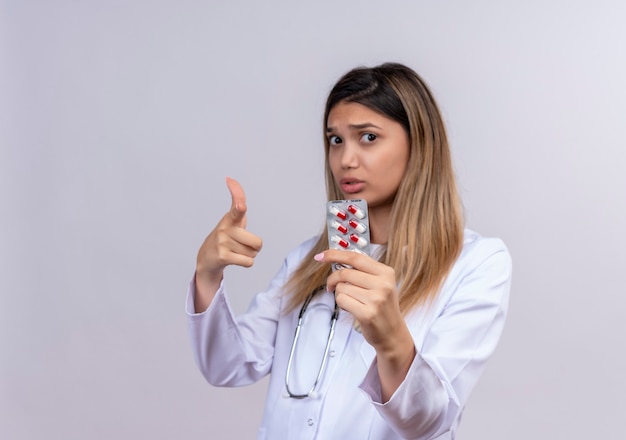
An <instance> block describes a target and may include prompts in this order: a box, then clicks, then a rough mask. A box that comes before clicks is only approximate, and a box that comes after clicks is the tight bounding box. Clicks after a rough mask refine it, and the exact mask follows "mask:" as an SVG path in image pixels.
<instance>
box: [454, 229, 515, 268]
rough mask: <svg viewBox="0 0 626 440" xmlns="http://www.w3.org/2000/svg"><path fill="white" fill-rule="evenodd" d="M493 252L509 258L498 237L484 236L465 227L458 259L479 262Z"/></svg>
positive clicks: (504, 246) (506, 249) (507, 251)
mask: <svg viewBox="0 0 626 440" xmlns="http://www.w3.org/2000/svg"><path fill="white" fill-rule="evenodd" d="M494 254H502V256H507V257H508V258H509V259H510V253H509V250H508V248H507V247H506V244H504V241H502V240H501V239H500V238H497V237H484V236H482V235H480V234H479V233H477V232H475V231H472V230H471V229H465V231H464V232H463V248H462V250H461V254H460V255H459V261H475V262H479V261H481V260H484V259H487V258H489V257H491V256H492V255H494Z"/></svg>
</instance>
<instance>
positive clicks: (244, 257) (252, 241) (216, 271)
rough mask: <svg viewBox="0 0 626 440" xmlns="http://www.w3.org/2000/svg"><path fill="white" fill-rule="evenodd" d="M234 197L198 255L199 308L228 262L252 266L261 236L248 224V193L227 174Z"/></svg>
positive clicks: (211, 294)
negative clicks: (248, 228)
mask: <svg viewBox="0 0 626 440" xmlns="http://www.w3.org/2000/svg"><path fill="white" fill-rule="evenodd" d="M226 185H227V186H228V190H229V191H230V195H231V197H232V205H231V207H230V211H228V212H227V213H226V215H224V217H222V219H221V220H220V222H219V223H218V224H217V226H216V227H215V229H213V230H212V231H211V233H210V234H209V235H208V236H207V238H206V239H205V240H204V243H202V246H201V247H200V250H199V251H198V257H197V259H196V295H195V309H196V312H199V311H203V310H205V309H206V308H207V307H208V306H209V304H211V301H212V300H213V297H214V296H215V292H217V289H218V288H219V285H220V283H221V281H222V278H223V275H224V269H225V268H226V266H229V265H231V264H234V265H236V266H243V267H250V266H252V265H253V264H254V258H255V257H256V256H257V254H258V253H259V251H260V250H261V246H262V244H263V242H262V240H261V239H260V238H259V237H258V236H256V235H254V234H252V233H251V232H248V231H247V230H246V229H245V228H246V210H247V208H246V195H245V193H244V191H243V188H242V187H241V185H240V184H239V182H237V181H236V180H234V179H231V178H229V177H227V178H226Z"/></svg>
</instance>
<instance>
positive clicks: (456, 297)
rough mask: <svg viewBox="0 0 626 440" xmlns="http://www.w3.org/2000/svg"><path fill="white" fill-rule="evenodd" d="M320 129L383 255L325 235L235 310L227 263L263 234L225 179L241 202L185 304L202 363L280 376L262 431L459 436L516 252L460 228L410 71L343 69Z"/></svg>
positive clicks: (336, 186) (248, 256)
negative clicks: (250, 223) (243, 309)
mask: <svg viewBox="0 0 626 440" xmlns="http://www.w3.org/2000/svg"><path fill="white" fill-rule="evenodd" d="M324 134H325V152H326V161H325V167H326V186H327V193H328V199H329V200H338V199H365V200H366V201H367V203H368V207H369V222H370V238H371V242H372V248H373V256H372V257H370V256H367V255H362V254H358V253H354V252H347V251H341V250H334V249H329V248H328V237H327V234H326V233H322V234H320V235H319V236H318V237H314V238H312V239H310V240H308V241H305V242H304V243H302V244H301V245H300V246H299V247H298V248H296V249H295V250H294V251H292V252H291V253H290V254H289V255H287V257H286V259H285V261H284V264H283V266H282V268H281V269H280V271H279V272H278V273H277V275H276V276H275V277H274V279H273V280H272V281H271V283H270V285H269V287H268V288H267V289H266V290H265V291H263V292H260V293H258V294H257V295H256V296H255V298H254V300H253V301H252V304H251V305H250V308H249V310H248V311H247V313H245V314H243V315H242V316H239V317H235V316H234V315H233V313H232V311H231V309H230V307H229V305H228V302H227V299H226V298H227V296H226V288H225V285H224V281H223V271H224V268H225V267H226V266H228V265H231V264H234V265H239V266H245V267H249V266H251V265H252V264H253V261H254V258H255V256H256V255H257V253H258V252H259V250H260V249H261V244H262V242H261V239H260V238H258V237H257V236H255V235H254V234H252V233H251V232H249V231H247V230H246V229H245V228H246V200H245V195H244V192H243V189H242V188H241V186H240V185H239V184H238V183H237V182H236V181H235V180H232V179H227V182H226V183H227V185H228V188H229V190H230V192H231V195H232V207H231V209H230V211H229V212H228V213H227V214H226V215H225V216H224V217H223V219H222V220H221V221H220V222H219V224H218V225H217V226H216V228H215V229H214V230H213V231H212V232H211V233H210V234H209V235H208V237H207V238H206V240H205V241H204V243H203V244H202V246H201V248H200V250H199V252H198V258H197V267H196V273H195V278H194V281H193V282H192V283H191V286H190V290H189V294H188V300H187V313H188V315H189V323H190V324H189V325H190V333H191V341H192V345H193V349H194V353H195V358H196V361H197V363H198V366H199V368H200V370H201V371H202V373H203V374H204V376H205V377H206V379H207V380H208V381H209V382H210V383H211V384H213V385H217V386H240V385H246V384H250V383H253V382H255V381H257V380H259V379H261V378H262V377H264V376H266V375H268V374H271V376H270V383H269V389H268V394H267V400H266V405H265V411H264V415H263V421H262V425H261V428H260V430H259V437H258V438H259V439H324V440H326V439H344V440H345V439H381V440H382V439H399V438H404V439H453V438H454V437H455V432H456V430H457V426H458V424H459V421H460V418H461V413H462V411H463V407H464V405H465V402H466V401H467V398H468V396H469V393H470V391H471V390H472V388H473V387H474V385H475V384H476V382H477V380H478V378H479V376H480V374H481V372H482V370H483V368H484V366H485V362H486V361H487V359H488V358H489V357H490V355H491V354H492V353H493V351H494V349H495V348H496V345H497V343H498V340H499V338H500V334H501V332H502V328H503V325H504V321H505V317H506V310H507V304H508V295H509V288H510V277H511V261H510V256H509V253H508V251H507V249H506V247H505V246H504V244H503V243H502V242H501V241H500V240H498V239H493V238H483V237H481V236H479V235H478V234H476V233H475V232H472V231H470V230H464V229H463V228H464V226H463V219H462V209H461V204H460V201H459V197H458V193H457V188H456V183H455V178H454V173H453V167H452V161H451V158H450V151H449V147H448V141H447V138H446V132H445V128H444V123H443V120H442V118H441V114H440V112H439V110H438V108H437V105H436V103H435V101H434V99H433V97H432V94H431V93H430V91H429V90H428V88H427V86H426V85H425V84H424V82H423V81H422V80H421V78H420V77H419V76H418V75H417V74H416V73H415V72H414V71H413V70H411V69H410V68H408V67H406V66H403V65H400V64H390V63H388V64H383V65H380V66H377V67H374V68H357V69H354V70H352V71H350V72H348V73H347V74H345V75H344V76H343V77H342V78H341V79H340V80H339V81H338V82H337V84H336V85H335V86H334V88H333V89H332V91H331V93H330V95H329V97H328V100H327V103H326V111H325V115H324ZM324 229H325V228H324ZM333 263H340V264H343V265H348V266H349V267H348V268H345V269H341V270H336V271H332V269H331V264H333ZM337 311H339V313H338V316H337V313H336V312H337ZM332 316H335V318H336V322H333V320H332V319H331V317H332ZM300 317H301V318H302V319H299V318H300ZM331 326H334V327H333V331H331ZM296 329H298V330H297V333H296ZM333 332H334V334H333ZM294 339H296V340H297V341H296V343H294Z"/></svg>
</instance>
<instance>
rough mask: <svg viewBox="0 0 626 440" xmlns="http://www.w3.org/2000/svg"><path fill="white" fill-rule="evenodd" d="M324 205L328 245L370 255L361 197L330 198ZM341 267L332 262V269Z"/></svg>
mask: <svg viewBox="0 0 626 440" xmlns="http://www.w3.org/2000/svg"><path fill="white" fill-rule="evenodd" d="M326 207H327V209H326V226H327V230H328V247H329V248H330V249H343V250H347V251H353V252H360V253H362V254H366V255H370V228H369V216H368V212H367V202H366V201H365V200H363V199H352V200H331V201H330V202H328V203H327V204H326ZM343 267H345V266H343V265H341V264H333V270H338V269H342V268H343Z"/></svg>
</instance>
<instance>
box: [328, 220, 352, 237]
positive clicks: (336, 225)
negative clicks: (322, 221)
mask: <svg viewBox="0 0 626 440" xmlns="http://www.w3.org/2000/svg"><path fill="white" fill-rule="evenodd" d="M330 226H332V227H333V228H335V229H336V230H338V231H339V232H341V233H342V234H347V233H348V228H346V227H345V226H344V225H342V224H341V223H339V222H338V221H337V220H333V221H332V222H331V223H330Z"/></svg>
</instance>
